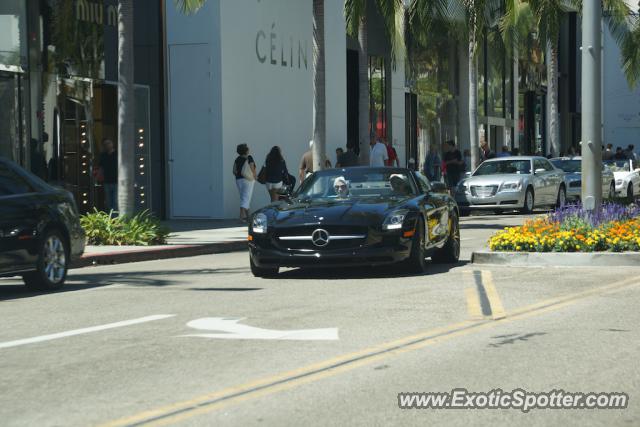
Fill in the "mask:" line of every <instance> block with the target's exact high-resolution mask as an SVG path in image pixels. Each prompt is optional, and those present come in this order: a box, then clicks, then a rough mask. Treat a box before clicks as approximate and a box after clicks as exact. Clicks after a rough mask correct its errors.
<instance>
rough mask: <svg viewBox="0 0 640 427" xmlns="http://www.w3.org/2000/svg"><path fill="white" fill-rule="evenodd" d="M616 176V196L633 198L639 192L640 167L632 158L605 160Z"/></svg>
mask: <svg viewBox="0 0 640 427" xmlns="http://www.w3.org/2000/svg"><path fill="white" fill-rule="evenodd" d="M604 164H605V165H607V166H608V167H609V168H610V169H611V170H612V171H613V175H614V176H615V178H616V196H619V197H626V198H627V199H629V200H633V199H635V197H636V196H637V195H639V194H640V169H638V165H637V164H636V162H635V161H634V160H606V161H604Z"/></svg>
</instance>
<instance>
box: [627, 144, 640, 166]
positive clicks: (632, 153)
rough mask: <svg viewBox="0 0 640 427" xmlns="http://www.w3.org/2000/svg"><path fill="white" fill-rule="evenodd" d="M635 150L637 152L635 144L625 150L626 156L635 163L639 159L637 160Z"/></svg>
mask: <svg viewBox="0 0 640 427" xmlns="http://www.w3.org/2000/svg"><path fill="white" fill-rule="evenodd" d="M634 150H635V147H634V145H633V144H629V146H628V147H627V149H626V150H624V154H625V156H627V159H629V160H633V161H634V162H635V161H636V160H638V158H637V156H636V153H635V151H634Z"/></svg>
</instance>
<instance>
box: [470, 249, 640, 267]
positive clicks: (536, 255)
mask: <svg viewBox="0 0 640 427" xmlns="http://www.w3.org/2000/svg"><path fill="white" fill-rule="evenodd" d="M471 263H473V264H493V265H507V266H513V267H640V252H615V253H614V252H588V253H575V252H491V251H489V250H483V251H475V252H473V253H472V254H471Z"/></svg>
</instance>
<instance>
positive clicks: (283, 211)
mask: <svg viewBox="0 0 640 427" xmlns="http://www.w3.org/2000/svg"><path fill="white" fill-rule="evenodd" d="M409 200H410V199H408V198H405V199H397V200H396V199H364V200H332V201H326V200H324V201H321V200H316V201H314V200H312V201H305V200H295V199H294V200H293V201H291V202H289V203H285V202H282V203H279V204H277V205H273V206H271V207H269V208H268V209H270V210H271V212H270V216H271V219H272V221H273V223H274V225H276V226H282V227H292V226H298V225H310V224H340V225H360V226H362V225H369V224H380V223H382V221H384V218H385V217H386V216H387V214H388V213H389V212H391V211H393V210H395V209H400V208H402V207H403V206H404V205H405V204H406V203H407V202H408V201H409Z"/></svg>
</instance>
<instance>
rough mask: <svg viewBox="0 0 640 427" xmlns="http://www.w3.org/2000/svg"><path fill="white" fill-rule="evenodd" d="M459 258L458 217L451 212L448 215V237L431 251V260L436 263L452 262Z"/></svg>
mask: <svg viewBox="0 0 640 427" xmlns="http://www.w3.org/2000/svg"><path fill="white" fill-rule="evenodd" d="M459 259H460V224H459V221H458V217H457V216H456V215H455V214H452V215H451V216H450V217H449V237H448V239H447V243H446V244H445V245H444V246H443V247H442V248H441V249H438V250H437V251H435V252H434V253H433V256H432V257H431V260H432V261H433V262H436V263H438V264H443V263H446V264H452V263H455V262H458V260H459Z"/></svg>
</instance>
